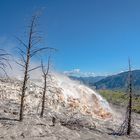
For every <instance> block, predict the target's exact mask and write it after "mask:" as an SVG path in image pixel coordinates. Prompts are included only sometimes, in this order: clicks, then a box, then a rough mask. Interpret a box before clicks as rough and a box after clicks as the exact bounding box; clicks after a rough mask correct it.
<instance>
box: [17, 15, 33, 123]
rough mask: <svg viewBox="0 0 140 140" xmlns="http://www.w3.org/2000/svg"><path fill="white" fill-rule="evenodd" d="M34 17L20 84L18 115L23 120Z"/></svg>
mask: <svg viewBox="0 0 140 140" xmlns="http://www.w3.org/2000/svg"><path fill="white" fill-rule="evenodd" d="M34 22H35V17H33V19H32V22H31V27H30V32H29V41H28V46H27V55H26V62H25V72H24V79H23V86H22V95H21V102H20V103H21V104H20V115H19V120H20V121H22V120H23V110H24V98H25V92H26V85H27V81H28V78H29V77H28V70H29V63H30V58H31V53H30V51H31V44H32V34H33V27H34Z"/></svg>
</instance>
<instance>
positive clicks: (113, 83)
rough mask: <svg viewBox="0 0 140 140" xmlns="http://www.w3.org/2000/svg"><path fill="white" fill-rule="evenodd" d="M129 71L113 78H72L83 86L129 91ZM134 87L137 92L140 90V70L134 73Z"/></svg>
mask: <svg viewBox="0 0 140 140" xmlns="http://www.w3.org/2000/svg"><path fill="white" fill-rule="evenodd" d="M128 75H129V73H128V71H126V72H122V73H119V74H115V75H111V76H106V77H104V76H97V77H70V78H72V79H74V80H79V81H81V82H82V83H83V84H86V85H88V86H91V87H96V89H110V90H120V89H125V90H126V89H127V85H128ZM132 78H133V87H134V89H135V90H140V70H133V71H132Z"/></svg>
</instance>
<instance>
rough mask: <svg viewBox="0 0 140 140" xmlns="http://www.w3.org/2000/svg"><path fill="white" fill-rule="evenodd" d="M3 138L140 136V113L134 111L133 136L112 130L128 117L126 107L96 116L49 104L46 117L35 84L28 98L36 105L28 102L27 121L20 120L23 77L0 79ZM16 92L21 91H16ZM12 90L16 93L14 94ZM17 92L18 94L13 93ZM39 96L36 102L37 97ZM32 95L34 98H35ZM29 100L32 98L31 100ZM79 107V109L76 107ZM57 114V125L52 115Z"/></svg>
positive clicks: (42, 139) (120, 139) (84, 139)
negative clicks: (108, 115) (106, 118)
mask: <svg viewBox="0 0 140 140" xmlns="http://www.w3.org/2000/svg"><path fill="white" fill-rule="evenodd" d="M0 87H1V88H0V89H1V91H0V93H1V98H0V140H22V139H24V140H132V139H133V140H135V139H136V140H139V139H140V115H138V114H135V113H133V131H132V134H131V136H129V137H127V136H117V135H113V134H112V133H113V132H114V131H115V130H117V129H118V128H119V126H120V125H121V123H122V122H123V119H124V114H125V111H124V108H120V107H119V106H111V108H112V110H113V117H112V119H109V120H103V119H100V118H98V119H97V118H92V117H91V116H90V115H89V116H88V115H83V114H81V113H80V112H78V111H76V112H71V113H70V112H69V111H68V110H67V109H66V108H63V110H62V111H61V113H60V112H57V111H54V110H52V108H51V107H49V106H46V108H45V114H44V117H43V118H40V117H39V113H40V108H39V107H38V102H37V101H38V100H39V97H40V95H39V92H38V91H36V92H38V95H33V93H32V92H33V91H34V90H35V89H34V90H32V89H33V85H31V87H32V88H30V89H31V90H30V91H28V92H29V93H30V94H31V95H33V96H34V98H33V97H32V98H33V99H32V98H31V97H30V98H29V99H28V100H29V101H30V102H31V103H32V104H34V105H33V106H31V105H30V106H29V105H28V104H26V107H25V115H24V120H23V122H19V121H18V116H19V99H20V97H19V96H17V95H19V94H20V88H21V85H20V82H19V81H15V80H14V81H1V82H0ZM15 93H16V94H17V95H15ZM11 94H12V95H11ZM13 96H14V97H13ZM35 98H36V102H35V103H34V101H32V100H35ZM31 99H32V100H31ZM27 102H28V101H27ZM74 111H75V110H74ZM53 117H55V118H56V122H55V126H53V124H52V118H53Z"/></svg>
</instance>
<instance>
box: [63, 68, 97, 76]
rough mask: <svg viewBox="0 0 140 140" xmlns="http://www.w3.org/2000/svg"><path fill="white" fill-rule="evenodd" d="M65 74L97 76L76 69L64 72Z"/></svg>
mask: <svg viewBox="0 0 140 140" xmlns="http://www.w3.org/2000/svg"><path fill="white" fill-rule="evenodd" d="M63 73H64V74H66V75H68V76H79V77H80V76H84V77H88V76H96V75H95V73H94V72H82V71H81V70H80V69H78V68H76V69H73V70H70V71H64V72H63Z"/></svg>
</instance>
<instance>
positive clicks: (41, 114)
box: [40, 76, 47, 117]
mask: <svg viewBox="0 0 140 140" xmlns="http://www.w3.org/2000/svg"><path fill="white" fill-rule="evenodd" d="M46 87H47V86H46V76H45V77H44V89H43V97H42V109H41V113H40V117H43V114H44V108H45V95H46Z"/></svg>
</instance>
